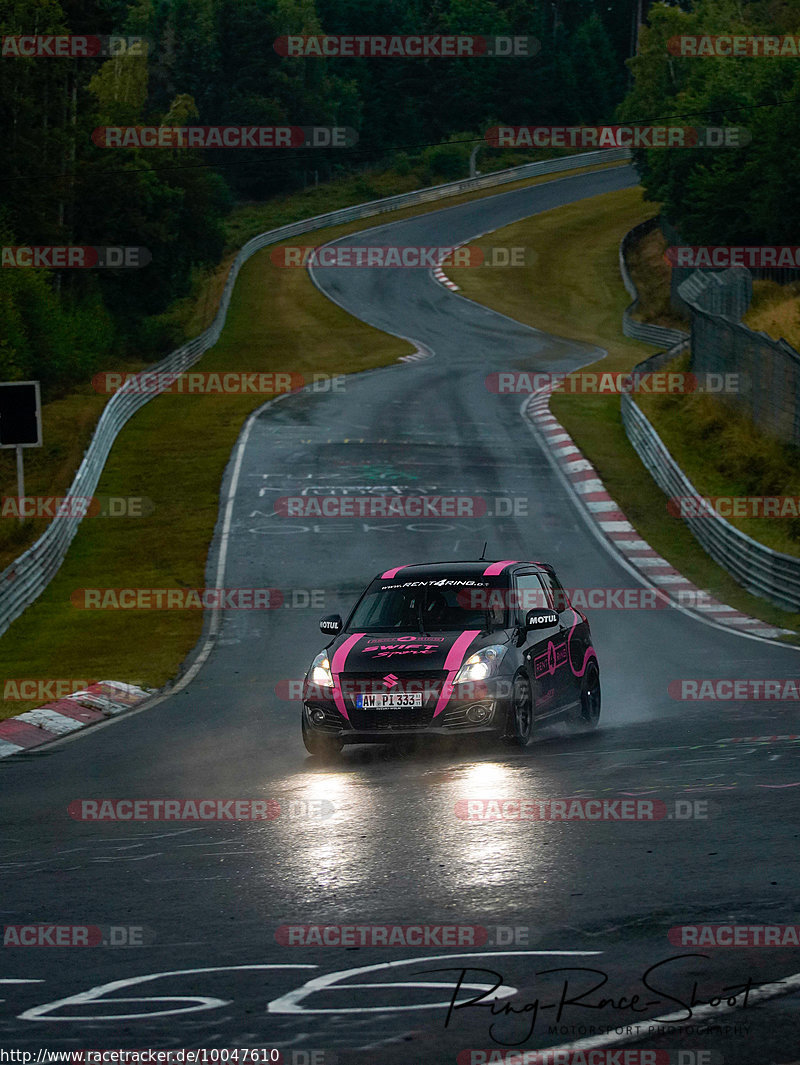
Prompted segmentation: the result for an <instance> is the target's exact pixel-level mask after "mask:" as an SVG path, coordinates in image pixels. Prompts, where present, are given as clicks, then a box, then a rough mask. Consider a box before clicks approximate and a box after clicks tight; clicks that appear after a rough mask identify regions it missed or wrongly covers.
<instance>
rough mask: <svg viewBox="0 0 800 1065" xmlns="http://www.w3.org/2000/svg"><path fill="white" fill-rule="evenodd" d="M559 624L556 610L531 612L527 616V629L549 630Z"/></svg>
mask: <svg viewBox="0 0 800 1065" xmlns="http://www.w3.org/2000/svg"><path fill="white" fill-rule="evenodd" d="M557 624H558V614H556V612H555V611H554V610H529V611H528V613H527V614H526V615H525V628H526V629H528V631H530V630H531V629H549V628H551V627H552V626H553V625H557Z"/></svg>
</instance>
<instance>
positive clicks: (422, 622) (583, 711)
mask: <svg viewBox="0 0 800 1065" xmlns="http://www.w3.org/2000/svg"><path fill="white" fill-rule="evenodd" d="M320 629H321V630H322V632H323V633H324V634H325V635H327V636H329V637H331V640H330V643H328V645H327V646H326V648H325V650H324V651H320V653H319V654H318V655H317V656H316V657H315V658H314V661H313V662H312V663H311V666H310V668H309V670H308V673H307V674H306V677H305V681H304V685H303V711H302V729H303V741H304V743H305V746H306V749H307V750H308V751H310V752H311V753H312V754H324V753H334V752H336V751H339V750H341V748H342V746H343V744H345V743H386V742H388V741H391V740H392V739H393V738H397V737H404V736H408V735H410V734H412V735H413V734H423V735H445V734H455V733H475V732H485V733H494V734H495V735H497V736H501V737H503V738H505V739H507V740H508V741H509V742H512V743H516V744H518V745H520V746H527V745H528V744H529V743H530V742H531V740H532V738H533V733H534V725H535V723H537V722H543V721H547V722H548V723H549V722H552V721H555V720H557V719H559V718H567V719H569V720H570V721H571V722H572V723H574V724H575V725H577V726H578V727H582V728H586V729H591V728H594V727H595V726H596V725H597V722H598V719H599V716H600V672H599V667H598V662H597V655H596V654H595V651H594V648H593V647H592V639H591V633H590V631H589V622H588V621H587V619H586V617H585V615H584V614H582V613H580V611H578V610H575V609H573V608H572V607H571V606H570V603H569V599H568V597H567V594H566V592H565V591H564V589H563V588H562V586H561V584H560V582H559V580H558V578H557V577H556V575H555V572H554V570H553V568H552V566H549V565H547V564H546V563H543V562H519V561H509V560H505V561H499V562H489V561H480V562H445V563H430V564H421V565H411V566H396V567H394V568H392V569H388V570H386V571H385V572H384V573H381V574H380V575H379V576H377V577H376V578H375V579H374V580H373V581H372V583H371V584H370V585H369V586H368V587H367V589H366V590H365V591H364V592H363V594H362V595H361V598H360V599H359V600H358V602H357V603H356V605H355V607H354V608H353V611H352V612H351V614H350V616H349V617H348V619H347V621H346V622H343V621H342V619H341V617H339V615H338V614H336V615H330V616H328V617H325V618H323V619H322V620H321V621H320Z"/></svg>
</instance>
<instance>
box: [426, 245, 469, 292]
mask: <svg viewBox="0 0 800 1065" xmlns="http://www.w3.org/2000/svg"><path fill="white" fill-rule="evenodd" d="M476 239H477V238H475V237H470V239H469V240H464V241H462V242H461V244H454V245H453V247H452V248H449V249H448V251H447V252H445V254H444V255H443V256H442V257H441V259H440V260H439V265H438V266H434V268H433V269H432V270H431V274H432V275H433V276H434V277H435V278H436V280H437V281H438V282H439V284H440V285H444V287H445V288H449V289H450V291H451V292H460V289H459V287H458V285H457V284H456V283H455V281H451V280H450V278H449V277H448V276H447V274H446V273H445V272H444V270H443V269H442V263H443V262H444V261H445V259H449V258H450V256H451V255H452V254H453V252H454V251H456V250H457V249H458V248H463V247H464V245H465V244H469V243H471V241H473V240H476Z"/></svg>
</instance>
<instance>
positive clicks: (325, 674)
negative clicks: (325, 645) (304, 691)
mask: <svg viewBox="0 0 800 1065" xmlns="http://www.w3.org/2000/svg"><path fill="white" fill-rule="evenodd" d="M308 679H309V681H310V682H311V683H312V684H316V685H317V687H318V688H332V687H333V677H332V676H331V664H330V662H329V661H328V656H327V654H326V652H325V651H320V653H319V654H318V655H317V657H316V658H315V659H314V661H313V662H312V663H311V669H309V671H308Z"/></svg>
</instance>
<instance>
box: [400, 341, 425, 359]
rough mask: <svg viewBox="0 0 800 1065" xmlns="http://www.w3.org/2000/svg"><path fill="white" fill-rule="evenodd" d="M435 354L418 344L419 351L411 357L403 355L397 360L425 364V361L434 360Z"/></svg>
mask: <svg viewBox="0 0 800 1065" xmlns="http://www.w3.org/2000/svg"><path fill="white" fill-rule="evenodd" d="M432 358H433V352H432V351H429V350H428V349H427V348H426V347H424V346H423V345H422V344H417V350H416V351H412V352H411V354H410V355H401V356H400V358H399V359H398V360H397V361H398V362H423V361H424V360H425V359H432Z"/></svg>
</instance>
